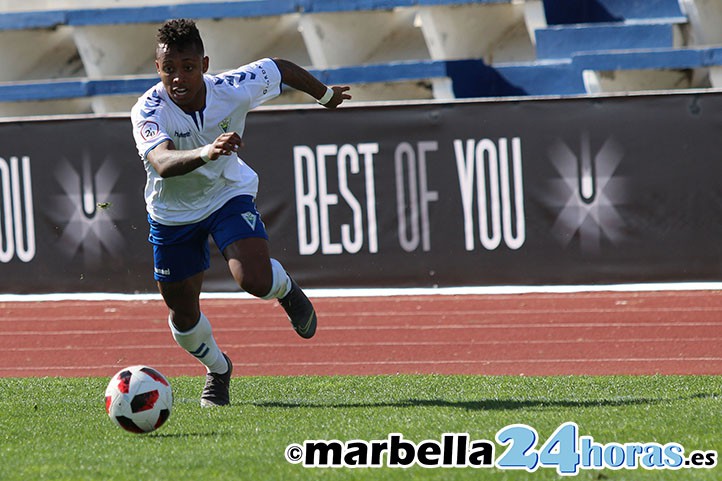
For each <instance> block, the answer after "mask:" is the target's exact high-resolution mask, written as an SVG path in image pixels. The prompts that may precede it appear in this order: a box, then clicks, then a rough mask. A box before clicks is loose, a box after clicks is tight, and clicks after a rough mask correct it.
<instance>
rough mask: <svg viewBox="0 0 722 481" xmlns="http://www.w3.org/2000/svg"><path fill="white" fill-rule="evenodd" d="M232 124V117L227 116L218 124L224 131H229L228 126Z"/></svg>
mask: <svg viewBox="0 0 722 481" xmlns="http://www.w3.org/2000/svg"><path fill="white" fill-rule="evenodd" d="M230 125H231V118H230V117H226V118H225V119H223V120H221V123H219V124H218V126H219V127H220V128H221V130H222V131H223V132H228V127H229V126H230Z"/></svg>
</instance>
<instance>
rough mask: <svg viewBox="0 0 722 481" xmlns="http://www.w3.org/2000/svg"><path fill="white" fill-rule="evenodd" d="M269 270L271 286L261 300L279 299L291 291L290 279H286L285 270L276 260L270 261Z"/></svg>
mask: <svg viewBox="0 0 722 481" xmlns="http://www.w3.org/2000/svg"><path fill="white" fill-rule="evenodd" d="M271 269H272V270H273V285H272V286H271V290H270V291H268V294H266V295H265V296H263V299H266V300H268V299H280V298H282V297H285V296H286V294H288V291H290V290H291V278H290V277H288V274H287V273H286V269H284V268H283V266H282V265H281V263H280V262H278V261H277V260H276V259H271Z"/></svg>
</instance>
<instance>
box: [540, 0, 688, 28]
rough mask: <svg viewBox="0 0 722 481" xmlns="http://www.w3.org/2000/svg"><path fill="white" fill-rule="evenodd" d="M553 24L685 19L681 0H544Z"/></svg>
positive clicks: (675, 20)
mask: <svg viewBox="0 0 722 481" xmlns="http://www.w3.org/2000/svg"><path fill="white" fill-rule="evenodd" d="M544 11H545V12H546V20H547V24H549V25H561V24H575V23H597V22H604V23H606V22H623V21H626V20H645V19H646V20H659V19H668V20H670V21H673V22H677V23H679V22H684V21H685V15H684V13H683V12H682V9H681V8H680V6H679V0H544Z"/></svg>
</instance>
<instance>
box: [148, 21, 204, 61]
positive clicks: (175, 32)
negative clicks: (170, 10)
mask: <svg viewBox="0 0 722 481" xmlns="http://www.w3.org/2000/svg"><path fill="white" fill-rule="evenodd" d="M157 40H158V44H159V45H166V46H168V47H170V48H175V49H178V50H185V49H187V48H188V47H191V48H194V49H196V51H197V52H198V53H200V54H201V55H203V51H204V49H203V40H202V39H201V34H200V32H199V31H198V27H196V23H195V22H194V21H193V20H189V19H187V18H176V19H173V20H168V21H167V22H165V23H164V24H163V26H162V27H160V28H159V29H158V36H157Z"/></svg>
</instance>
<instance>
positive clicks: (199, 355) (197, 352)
mask: <svg viewBox="0 0 722 481" xmlns="http://www.w3.org/2000/svg"><path fill="white" fill-rule="evenodd" d="M204 349H205V350H204ZM210 350H211V348H210V347H208V346H206V343H205V342H202V343H201V345H200V346H198V349H196V350H195V351H188V352H190V353H191V354H192V355H193V356H195V357H197V358H198V359H203V358H204V357H206V354H208V351H210ZM201 351H202V352H201Z"/></svg>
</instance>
